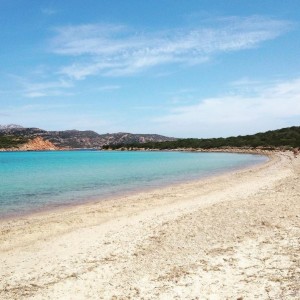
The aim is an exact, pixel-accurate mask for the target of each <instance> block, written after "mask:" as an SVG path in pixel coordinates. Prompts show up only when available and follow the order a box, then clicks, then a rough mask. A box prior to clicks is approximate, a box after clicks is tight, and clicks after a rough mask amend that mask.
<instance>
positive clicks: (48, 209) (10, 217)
mask: <svg viewBox="0 0 300 300" xmlns="http://www.w3.org/2000/svg"><path fill="white" fill-rule="evenodd" d="M44 151H51V152H52V151H57V150H44ZM44 151H43V152H44ZM58 151H60V150H58ZM173 151H174V150H171V152H173ZM17 152H18V151H17ZM23 152H28V151H23ZM35 152H39V151H35ZM150 152H151V151H150ZM161 152H164V151H161ZM166 152H170V151H166ZM175 152H177V151H175ZM182 152H193V151H188V150H186V151H182ZM220 152H221V153H233V154H251V155H260V156H264V157H266V158H267V160H266V161H263V162H256V163H253V164H249V165H247V166H243V167H239V168H236V169H232V170H223V171H219V172H217V173H212V174H208V175H202V176H201V177H197V178H189V179H185V180H183V179H182V180H179V181H173V182H165V183H162V184H157V185H155V186H151V187H142V188H141V187H136V188H132V189H129V190H127V191H125V192H124V191H118V192H116V193H111V194H110V195H104V196H101V197H100V196H94V197H92V198H89V199H82V200H77V201H74V202H72V203H71V202H69V203H62V204H56V205H51V204H49V205H46V206H44V207H41V208H36V209H33V210H30V211H27V212H23V213H22V212H19V213H9V214H7V215H3V216H1V215H0V225H1V223H2V222H5V221H14V220H17V219H23V218H30V217H34V216H35V215H45V214H46V215H47V214H48V213H59V211H60V210H68V209H70V210H72V209H76V208H78V207H81V206H85V205H89V204H90V205H97V204H100V203H101V202H104V201H105V202H106V201H122V198H124V196H125V197H130V196H136V195H138V194H139V193H149V192H154V191H156V190H161V189H165V188H172V187H176V186H177V187H178V186H180V185H185V184H190V183H198V182H201V181H203V180H207V179H212V178H217V177H219V176H226V175H228V176H230V175H231V174H232V173H235V172H240V171H246V170H248V169H253V168H256V167H259V166H262V165H264V164H266V163H268V162H269V161H270V160H271V159H272V156H273V155H274V153H273V152H264V154H263V153H261V152H255V153H252V152H251V153H250V152H222V151H216V153H220ZM193 153H194V152H193ZM199 153H215V152H214V151H211V152H210V151H208V152H205V151H201V152H199Z"/></svg>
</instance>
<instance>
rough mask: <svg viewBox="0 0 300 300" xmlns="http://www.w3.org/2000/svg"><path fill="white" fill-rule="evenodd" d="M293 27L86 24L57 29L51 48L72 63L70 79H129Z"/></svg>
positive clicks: (233, 21) (67, 71)
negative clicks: (146, 28)
mask: <svg viewBox="0 0 300 300" xmlns="http://www.w3.org/2000/svg"><path fill="white" fill-rule="evenodd" d="M212 24H213V25H212ZM290 26H291V24H289V23H288V22H286V21H280V20H274V19H270V18H263V17H258V16H252V17H245V18H241V17H231V18H219V19H217V20H214V22H210V23H203V24H201V25H199V26H197V27H194V28H179V29H174V30H164V31H155V32H145V31H137V30H134V29H132V28H129V27H126V26H123V25H103V24H86V25H76V26H65V27H60V28H56V30H55V32H56V35H55V37H54V38H53V39H52V40H51V42H50V48H51V49H52V51H53V52H54V53H55V54H58V55H64V56H69V57H71V58H73V63H71V64H70V65H67V66H64V67H62V68H61V70H60V73H61V74H64V75H67V76H68V77H70V78H73V79H76V80H79V79H84V78H85V77H87V76H90V75H96V74H100V75H104V76H125V75H130V74H135V73H137V72H141V71H144V70H145V69H147V68H151V67H155V66H159V65H166V64H177V65H196V64H201V63H204V62H206V61H208V60H210V59H211V58H212V57H214V56H215V55H218V54H220V53H226V52H231V51H240V50H244V49H250V48H254V47H257V46H259V45H260V44H261V43H262V42H264V41H267V40H271V39H274V38H276V37H278V36H279V35H281V34H283V33H284V32H285V31H287V30H289V28H290Z"/></svg>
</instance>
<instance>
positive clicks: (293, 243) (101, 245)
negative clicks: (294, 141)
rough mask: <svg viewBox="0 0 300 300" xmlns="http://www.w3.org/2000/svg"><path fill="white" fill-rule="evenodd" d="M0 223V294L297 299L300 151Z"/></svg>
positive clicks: (15, 296) (299, 281) (17, 296)
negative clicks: (226, 171) (194, 179)
mask: <svg viewBox="0 0 300 300" xmlns="http://www.w3.org/2000/svg"><path fill="white" fill-rule="evenodd" d="M0 230H1V235H0V253H1V255H0V266H1V267H0V299H226V298H228V299H299V298H300V292H299V286H300V241H299V239H300V158H299V157H298V158H296V159H295V158H293V156H292V155H291V154H289V153H274V154H272V155H271V160H270V161H269V162H267V163H265V164H264V165H261V166H256V167H253V168H251V169H247V170H243V171H237V172H233V173H231V174H223V175H220V176H216V177H213V178H209V179H204V180H200V181H197V182H191V183H184V184H179V185H176V186H170V187H166V188H160V189H156V190H152V191H147V192H143V193H138V194H135V195H131V196H125V197H121V198H119V199H115V200H109V201H102V202H99V203H93V204H85V205H80V206H77V207H67V208H64V209H60V210H57V211H51V212H45V213H40V214H34V215H31V216H26V217H22V218H19V219H11V220H3V221H2V222H0Z"/></svg>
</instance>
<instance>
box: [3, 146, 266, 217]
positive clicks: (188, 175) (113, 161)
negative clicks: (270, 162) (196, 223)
mask: <svg viewBox="0 0 300 300" xmlns="http://www.w3.org/2000/svg"><path fill="white" fill-rule="evenodd" d="M266 160H267V157H265V156H261V155H251V154H233V153H197V152H146V151H145V152H132V151H129V152H127V151H43V152H0V218H5V217H10V216H20V215H24V214H28V213H31V212H36V211H43V210H47V209H52V208H57V207H60V206H65V205H72V204H78V203H84V202H88V201H95V200H97V201H98V200H99V201H102V200H105V199H109V198H111V197H116V196H122V195H125V194H130V193H134V192H138V191H143V190H147V189H152V188H157V187H161V186H167V185H172V184H177V183H181V182H186V181H190V180H196V179H201V178H204V177H208V176H213V175H216V174H221V173H225V172H230V171H233V170H238V169H242V168H246V167H249V166H253V165H256V164H260V163H262V162H265V161H266Z"/></svg>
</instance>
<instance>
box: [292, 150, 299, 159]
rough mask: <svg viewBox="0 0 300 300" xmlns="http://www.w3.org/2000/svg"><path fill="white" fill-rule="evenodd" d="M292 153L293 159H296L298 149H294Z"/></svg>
mask: <svg viewBox="0 0 300 300" xmlns="http://www.w3.org/2000/svg"><path fill="white" fill-rule="evenodd" d="M293 153H294V157H295V158H297V155H298V154H299V149H298V148H294V149H293Z"/></svg>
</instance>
